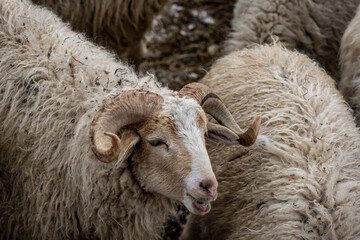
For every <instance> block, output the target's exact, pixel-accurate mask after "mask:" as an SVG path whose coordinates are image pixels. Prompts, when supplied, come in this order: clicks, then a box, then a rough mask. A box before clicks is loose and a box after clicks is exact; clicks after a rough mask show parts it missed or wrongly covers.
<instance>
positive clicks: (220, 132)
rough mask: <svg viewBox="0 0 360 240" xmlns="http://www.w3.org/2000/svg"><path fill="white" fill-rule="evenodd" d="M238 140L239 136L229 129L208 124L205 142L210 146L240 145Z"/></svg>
mask: <svg viewBox="0 0 360 240" xmlns="http://www.w3.org/2000/svg"><path fill="white" fill-rule="evenodd" d="M238 138H239V136H238V135H237V134H236V133H234V132H233V131H231V130H230V129H228V128H227V127H224V126H221V125H219V124H215V123H211V122H208V124H207V134H205V140H206V143H207V144H209V145H211V144H217V143H226V144H238V142H237V139H238Z"/></svg>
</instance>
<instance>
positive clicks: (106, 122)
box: [89, 90, 164, 163]
mask: <svg viewBox="0 0 360 240" xmlns="http://www.w3.org/2000/svg"><path fill="white" fill-rule="evenodd" d="M163 101H164V99H163V98H162V97H161V96H160V95H158V94H156V93H152V92H149V91H143V90H129V91H125V92H122V93H120V94H119V95H117V96H116V97H114V98H111V99H109V100H108V101H107V102H106V103H105V104H104V105H103V107H102V108H101V109H100V110H99V111H98V112H97V113H96V115H95V117H94V119H93V121H92V123H91V126H90V136H89V137H90V146H91V149H92V151H93V152H94V154H95V155H96V157H97V158H98V159H99V160H100V161H102V162H105V163H109V162H112V161H114V160H115V159H116V158H117V157H118V155H119V153H120V149H121V140H120V139H119V137H118V136H117V135H116V133H117V132H118V131H119V130H120V129H121V128H122V127H124V126H127V125H130V124H136V123H140V122H142V121H144V120H146V119H148V118H149V116H151V115H152V114H154V113H156V112H157V111H159V110H160V109H161V106H162V103H163Z"/></svg>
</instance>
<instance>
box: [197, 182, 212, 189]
mask: <svg viewBox="0 0 360 240" xmlns="http://www.w3.org/2000/svg"><path fill="white" fill-rule="evenodd" d="M211 186H212V185H211V184H210V183H208V182H206V183H202V182H201V183H200V187H202V188H205V189H206V190H209V188H211Z"/></svg>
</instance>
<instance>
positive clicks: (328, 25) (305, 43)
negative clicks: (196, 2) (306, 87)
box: [224, 0, 360, 80]
mask: <svg viewBox="0 0 360 240" xmlns="http://www.w3.org/2000/svg"><path fill="white" fill-rule="evenodd" d="M359 4H360V0H349V1H341V0H319V1H313V0H302V1H286V0H280V1H274V0H265V1H263V0H253V1H248V0H238V1H237V3H236V5H235V9H234V18H233V20H232V32H231V33H230V35H229V39H228V40H227V41H226V43H225V44H224V46H225V52H227V53H229V52H231V51H233V50H241V49H243V48H245V47H249V46H252V45H254V44H262V43H271V42H273V41H274V40H275V41H280V42H281V43H282V44H283V45H284V46H286V47H287V48H290V49H296V50H298V51H300V52H303V53H305V54H307V55H308V56H309V57H310V58H312V59H315V60H316V61H318V62H319V63H320V65H321V66H322V67H323V68H325V70H326V71H327V72H328V73H329V74H330V75H331V76H332V77H333V78H334V79H335V80H339V67H338V51H339V45H340V39H341V36H342V35H343V33H344V30H345V28H346V26H347V24H348V23H349V22H350V21H351V19H352V17H353V16H354V14H355V11H356V7H357V6H358V5H359Z"/></svg>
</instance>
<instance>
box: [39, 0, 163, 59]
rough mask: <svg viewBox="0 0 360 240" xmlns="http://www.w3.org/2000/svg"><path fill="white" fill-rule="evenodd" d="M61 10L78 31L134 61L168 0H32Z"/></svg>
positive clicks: (57, 11)
mask: <svg viewBox="0 0 360 240" xmlns="http://www.w3.org/2000/svg"><path fill="white" fill-rule="evenodd" d="M32 1H33V2H34V3H36V4H41V5H43V6H46V7H48V8H49V9H51V10H52V11H54V12H55V13H57V14H58V15H59V16H60V17H61V18H62V19H63V20H64V21H65V22H69V23H70V24H71V26H72V27H73V29H74V30H76V31H80V32H85V33H86V35H87V36H89V37H91V38H92V39H93V40H94V41H95V42H97V43H99V44H102V45H103V46H106V47H110V48H111V49H113V50H115V51H116V52H117V54H118V55H120V56H124V57H130V58H131V59H132V60H137V59H138V58H141V57H142V55H143V54H144V52H143V51H144V49H143V47H144V46H143V43H142V40H143V38H144V35H145V32H146V31H147V30H148V29H149V28H150V27H151V23H152V20H153V17H154V15H156V14H157V13H158V12H159V11H160V10H161V9H162V8H163V6H164V5H165V4H166V3H167V2H168V0H102V1H98V0H86V1H81V0H61V1H59V0H32Z"/></svg>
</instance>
